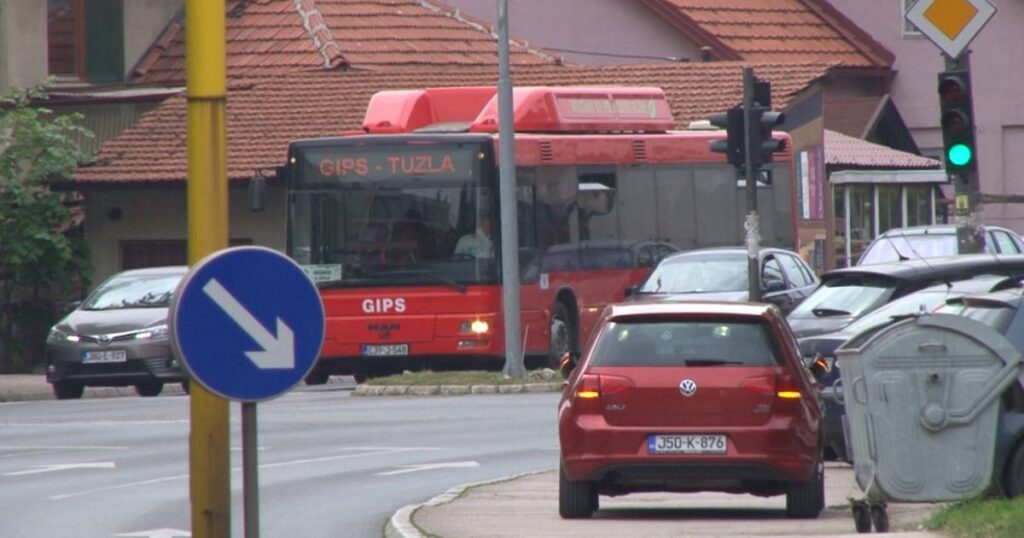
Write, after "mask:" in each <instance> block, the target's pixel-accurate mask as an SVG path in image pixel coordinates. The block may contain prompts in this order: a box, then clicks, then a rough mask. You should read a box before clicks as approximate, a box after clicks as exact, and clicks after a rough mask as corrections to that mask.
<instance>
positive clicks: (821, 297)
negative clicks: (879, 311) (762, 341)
mask: <svg viewBox="0 0 1024 538" xmlns="http://www.w3.org/2000/svg"><path fill="white" fill-rule="evenodd" d="M894 290H895V283H894V282H892V281H890V280H888V279H884V278H864V277H860V276H855V277H847V278H836V279H832V280H829V281H826V282H825V283H823V284H822V285H821V287H819V288H818V289H816V290H814V293H812V294H811V295H810V296H809V297H808V298H807V299H804V301H803V302H802V303H800V306H798V307H796V309H795V310H793V312H792V313H791V314H790V315H789V316H790V317H791V318H822V317H832V316H853V317H858V316H860V315H861V314H863V313H865V312H870V311H872V310H874V309H875V308H876V307H877V306H878V305H881V304H884V303H885V302H886V301H887V300H889V297H891V296H892V293H893V291H894Z"/></svg>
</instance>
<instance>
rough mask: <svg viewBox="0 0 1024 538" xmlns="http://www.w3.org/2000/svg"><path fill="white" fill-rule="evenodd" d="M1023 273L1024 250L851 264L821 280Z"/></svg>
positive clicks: (896, 278)
mask: <svg viewBox="0 0 1024 538" xmlns="http://www.w3.org/2000/svg"><path fill="white" fill-rule="evenodd" d="M989 271H992V272H995V271H1000V272H1007V271H1008V272H1015V273H1017V272H1019V273H1024V254H961V255H959V256H944V257H939V258H913V259H909V260H904V261H893V262H882V263H873V264H870V265H855V266H853V267H842V268H839V269H832V270H831V271H826V272H825V273H823V274H822V275H821V281H822V282H829V281H832V280H838V279H841V278H845V277H850V276H865V277H876V278H883V279H885V278H888V279H893V280H907V281H919V280H938V279H953V280H959V279H963V278H968V277H969V276H971V275H972V274H981V273H985V272H989Z"/></svg>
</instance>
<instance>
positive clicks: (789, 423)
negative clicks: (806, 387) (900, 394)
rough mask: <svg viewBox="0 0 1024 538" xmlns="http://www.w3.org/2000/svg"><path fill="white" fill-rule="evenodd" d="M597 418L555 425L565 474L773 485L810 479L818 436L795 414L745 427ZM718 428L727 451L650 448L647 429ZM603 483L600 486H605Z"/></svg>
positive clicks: (636, 487) (734, 487) (689, 485)
mask: <svg viewBox="0 0 1024 538" xmlns="http://www.w3.org/2000/svg"><path fill="white" fill-rule="evenodd" d="M588 418H591V419H597V420H583V421H572V420H566V421H564V422H563V423H562V424H561V425H560V431H559V435H560V440H561V448H562V460H563V462H564V464H565V471H566V474H567V475H568V477H569V479H570V480H586V481H594V482H599V483H602V484H604V485H605V486H608V488H607V489H608V491H611V490H613V489H614V487H612V486H614V485H618V486H621V487H622V488H623V489H626V490H629V491H707V490H719V491H747V492H755V493H756V492H757V491H758V490H760V489H767V490H773V491H772V492H771V493H766V494H775V493H780V492H781V491H776V489H777V488H774V487H773V485H778V484H782V483H789V482H805V481H807V480H809V479H810V477H811V475H812V473H813V471H814V466H815V462H816V461H817V457H818V454H819V453H820V447H819V439H820V436H819V434H818V432H817V431H816V430H815V429H812V428H810V427H808V426H805V425H801V424H798V423H796V421H794V420H793V419H788V418H783V417H776V418H773V419H772V420H770V421H769V422H767V423H766V424H762V425H758V426H750V427H729V428H705V429H700V430H694V429H687V430H665V429H648V428H635V427H630V428H623V427H610V426H608V425H607V423H605V422H604V421H603V420H601V419H600V418H598V417H588ZM655 433H660V434H673V433H679V434H723V435H726V437H727V438H728V447H727V451H726V453H725V454H672V455H660V454H649V453H648V448H647V439H648V436H649V435H651V434H655ZM603 487H604V486H602V488H603Z"/></svg>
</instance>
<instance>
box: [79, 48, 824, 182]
mask: <svg viewBox="0 0 1024 538" xmlns="http://www.w3.org/2000/svg"><path fill="white" fill-rule="evenodd" d="M484 54H485V53H481V55H484ZM284 56H285V59H284V60H282V61H286V60H287V57H288V55H284ZM378 57H379V58H384V59H387V58H394V59H395V61H401V60H402V59H408V58H409V55H406V54H394V55H390V56H389V55H387V54H381V55H378ZM437 57H438V58H442V59H444V61H446V62H451V65H450V66H449V67H448V68H447V69H444V70H438V69H437V68H436V65H425V66H424V67H423V68H413V67H408V62H407V61H406V63H404V64H403V65H405V66H406V67H403V68H400V69H389V70H381V71H324V70H319V69H314V70H309V71H299V72H296V71H294V70H293V69H292V66H290V65H289V67H288V68H287V69H291V71H290V72H289V71H288V70H283V71H281V73H280V76H277V77H275V78H272V79H266V80H264V81H262V82H259V83H256V84H242V83H239V82H236V83H233V84H232V85H231V86H230V89H229V92H228V99H227V116H228V123H227V131H228V156H227V161H228V176H229V178H232V179H244V178H249V177H252V175H253V174H254V173H255V170H256V169H257V168H261V167H266V166H274V165H278V164H280V163H282V162H283V161H284V158H285V152H286V150H287V147H288V143H289V142H291V141H292V140H296V139H299V138H309V137H318V136H337V135H339V134H341V133H343V132H345V131H351V130H353V129H358V128H359V127H360V126H361V124H362V120H363V116H364V114H365V112H366V106H367V104H368V103H369V100H370V97H371V96H372V95H373V94H374V93H375V92H377V91H379V90H384V89H408V88H424V87H438V86H473V85H494V84H495V82H496V78H497V72H496V70H495V69H493V68H490V67H488V68H481V67H479V66H469V67H458V66H457V65H454V64H455V62H453V61H452V60H453V58H449V57H448V55H446V54H439V55H437ZM454 57H455V58H459V59H462V58H465V54H464V53H459V54H457V55H455V56H454ZM474 60H475V59H474V58H469V61H474ZM745 65H752V66H753V67H754V69H755V70H756V72H757V76H758V77H759V78H762V79H765V80H768V81H771V83H772V93H773V96H772V97H773V102H774V103H775V105H776V107H778V108H780V109H782V108H785V107H786V106H787V105H788V103H789V102H790V101H791V100H792V99H793V97H794V96H795V95H796V94H797V93H798V92H800V91H802V90H803V89H805V88H807V87H808V86H809V85H810V84H811V83H812V82H814V81H815V80H818V79H819V78H821V77H823V76H825V74H826V73H827V71H828V69H829V68H830V67H831V66H830V64H825V63H771V64H742V63H738V62H711V63H674V64H664V63H661V64H656V65H649V64H637V65H626V66H608V67H567V66H544V65H517V66H515V67H514V70H513V76H514V80H515V81H516V84H518V85H523V86H527V85H531V86H544V85H548V86H565V85H602V86H608V85H629V86H636V85H647V86H658V87H661V88H662V89H664V90H665V92H666V95H667V96H668V98H669V102H670V104H671V107H672V112H673V115H674V116H675V118H676V122H677V125H678V126H680V127H684V126H685V125H687V124H688V123H689V122H690V121H693V120H697V119H704V118H706V117H707V116H708V115H709V114H711V113H712V112H717V111H721V110H724V109H726V108H729V107H732V106H735V105H736V104H738V103H739V102H740V101H741V97H742V68H743V67H744V66H745ZM267 71H268V69H267V68H266V67H262V68H260V69H259V72H260V73H261V74H265V73H266V72H267ZM185 112H186V101H185V98H184V96H183V95H179V96H177V97H172V98H170V99H168V100H167V101H165V102H164V103H163V104H162V105H160V106H159V107H157V108H156V109H154V110H152V111H150V112H149V113H147V114H145V115H144V116H143V117H142V118H141V119H140V120H139V121H138V122H137V123H136V124H135V125H133V126H132V127H130V128H128V129H126V130H125V131H124V132H123V133H122V134H121V135H120V136H118V137H117V138H114V139H112V140H110V141H108V142H107V143H105V144H104V145H103V146H102V148H101V149H100V151H99V153H98V155H97V162H96V163H94V164H93V165H90V166H85V167H82V168H79V169H78V171H77V172H76V178H77V179H78V180H80V181H83V182H138V181H183V180H184V179H185V177H186V158H187V157H186V135H185V132H186V131H185Z"/></svg>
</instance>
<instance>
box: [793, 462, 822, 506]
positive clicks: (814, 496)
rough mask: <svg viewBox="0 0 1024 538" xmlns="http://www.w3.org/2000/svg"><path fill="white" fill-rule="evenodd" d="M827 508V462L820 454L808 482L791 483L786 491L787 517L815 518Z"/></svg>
mask: <svg viewBox="0 0 1024 538" xmlns="http://www.w3.org/2000/svg"><path fill="white" fill-rule="evenodd" d="M823 508H825V462H824V461H823V459H822V458H821V457H820V456H819V457H818V461H817V463H815V465H814V475H813V476H812V477H811V480H810V481H808V482H798V483H795V484H791V485H790V486H789V489H788V490H787V491H786V517H789V518H793V519H814V518H816V517H818V514H820V513H821V511H822V509H823Z"/></svg>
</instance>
